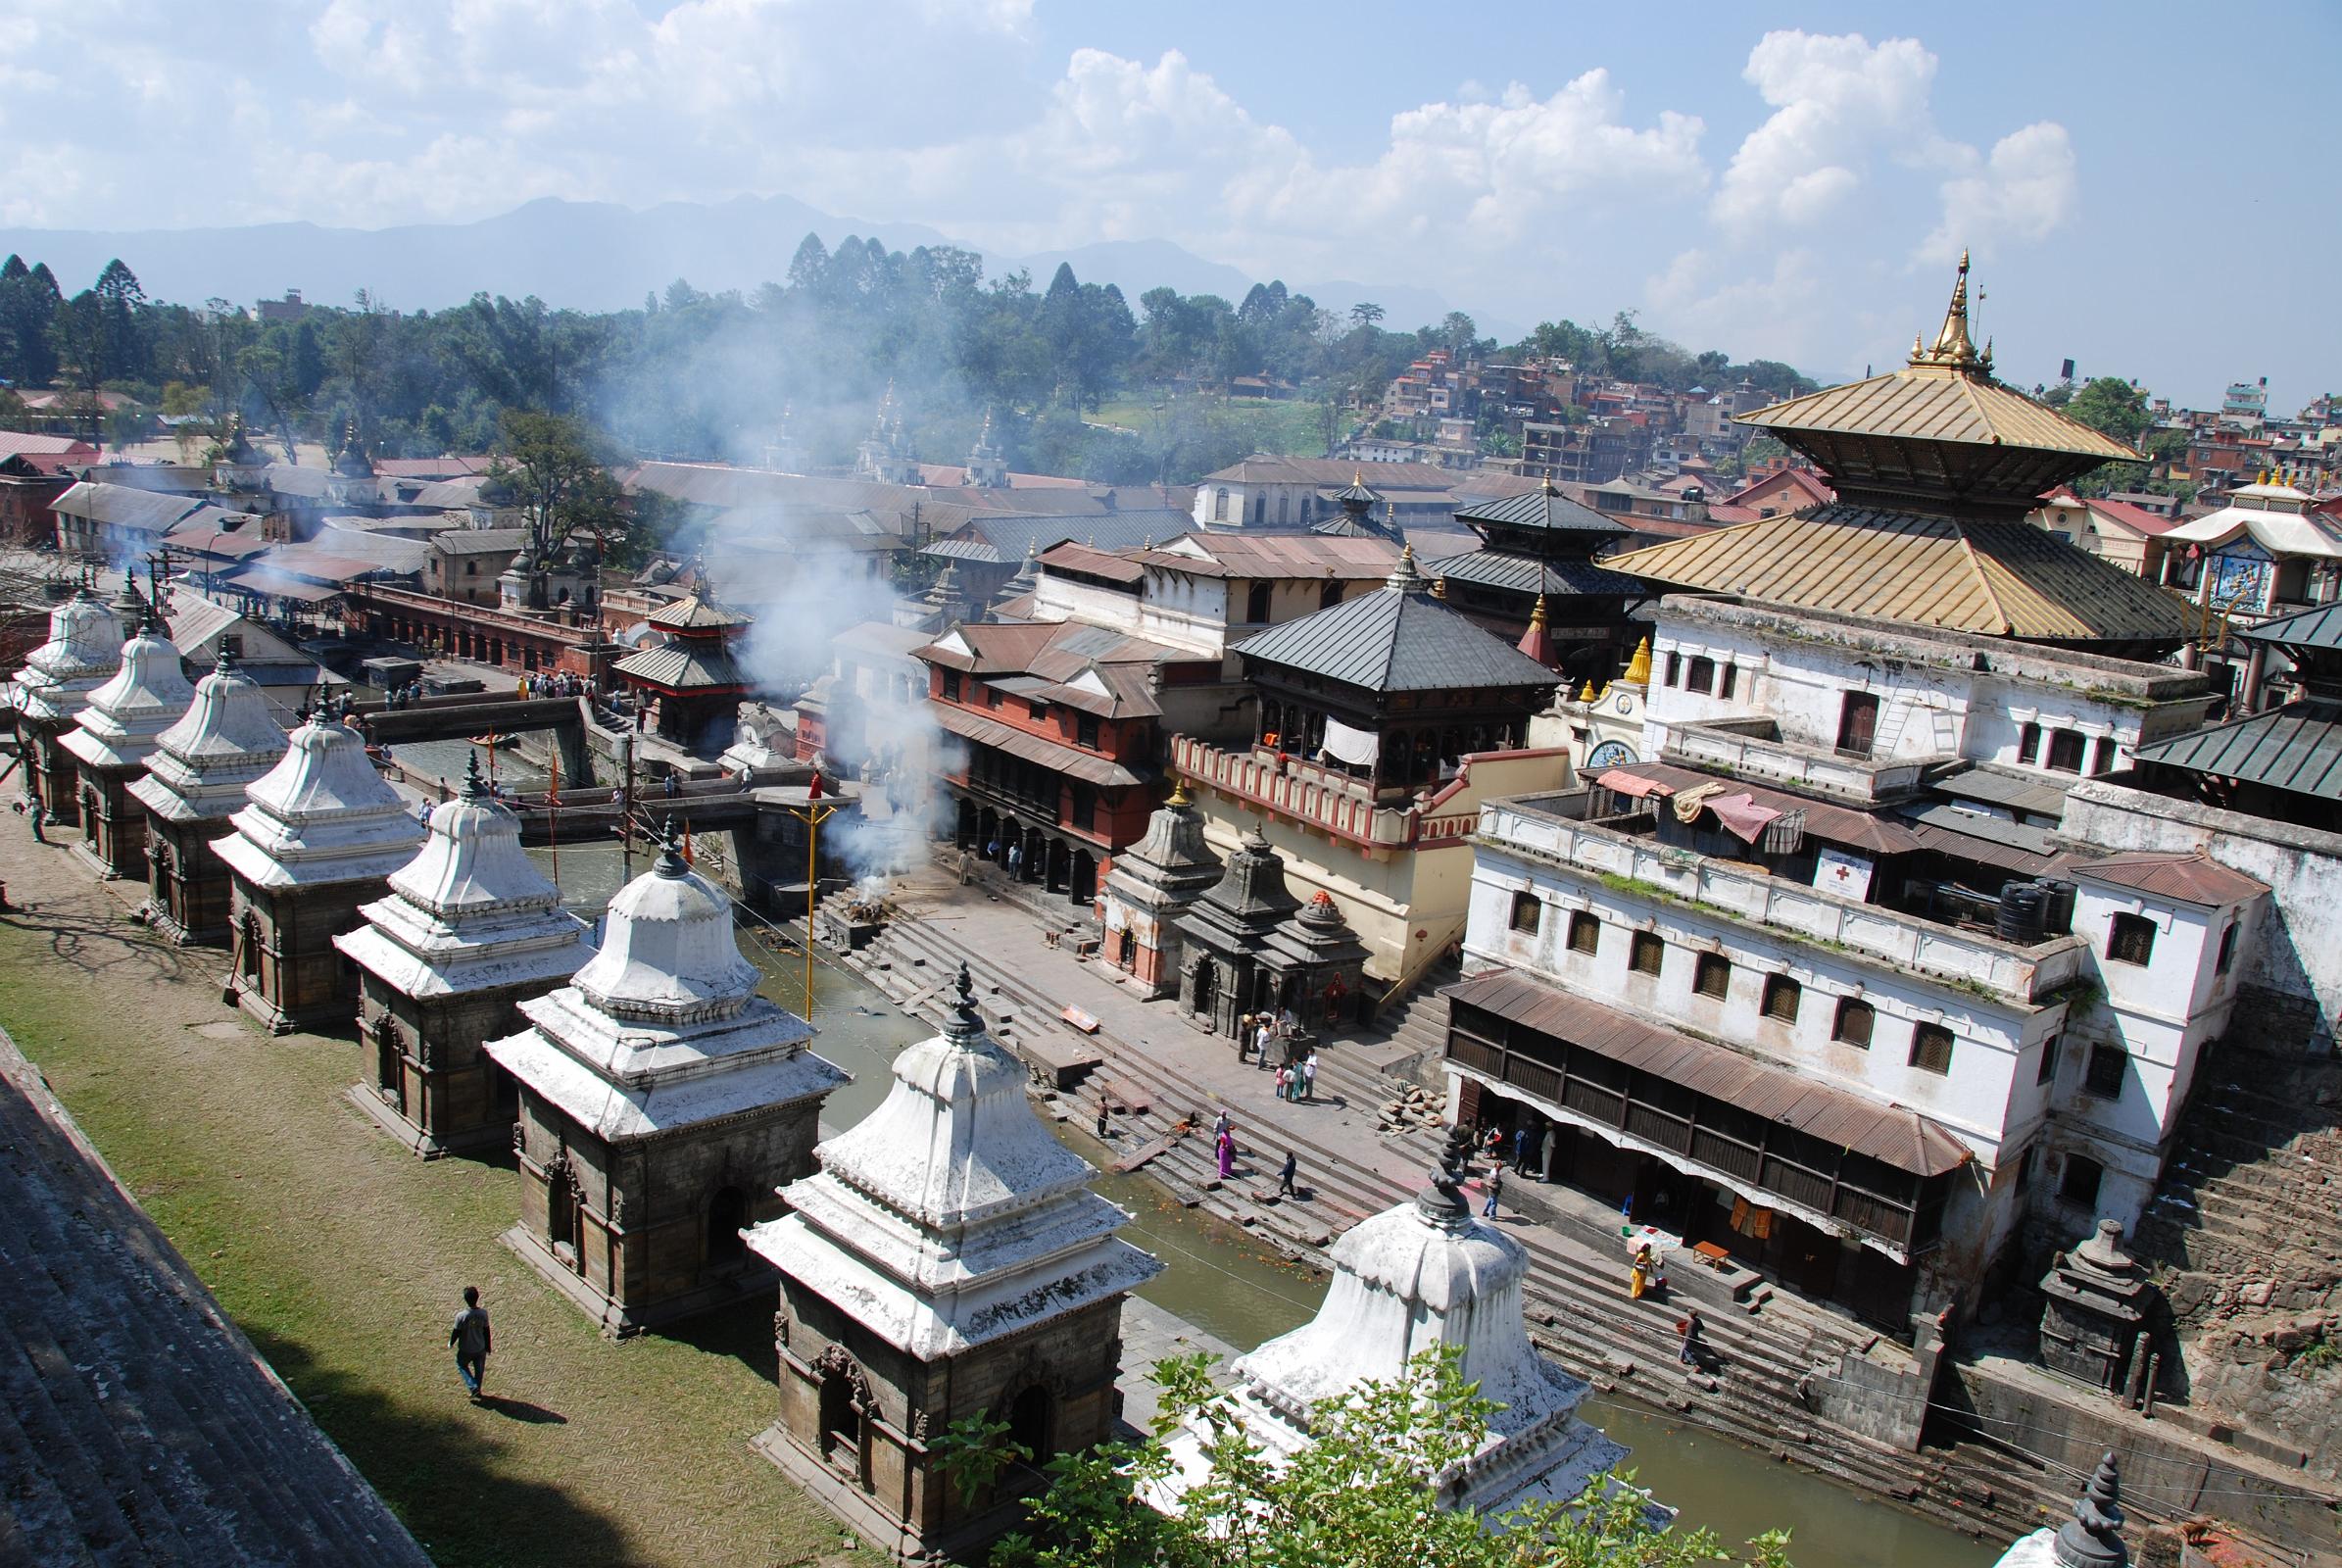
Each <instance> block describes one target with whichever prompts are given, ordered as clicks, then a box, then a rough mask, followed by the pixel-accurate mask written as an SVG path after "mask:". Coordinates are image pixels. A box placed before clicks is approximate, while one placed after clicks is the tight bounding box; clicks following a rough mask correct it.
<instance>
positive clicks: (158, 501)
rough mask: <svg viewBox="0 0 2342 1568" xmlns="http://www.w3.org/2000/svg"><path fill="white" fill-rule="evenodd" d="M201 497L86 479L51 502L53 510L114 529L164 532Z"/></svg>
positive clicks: (196, 505)
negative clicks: (137, 488) (138, 488)
mask: <svg viewBox="0 0 2342 1568" xmlns="http://www.w3.org/2000/svg"><path fill="white" fill-rule="evenodd" d="M202 504H203V503H202V499H201V498H200V497H197V496H191V495H180V494H174V493H171V492H167V491H154V490H136V489H132V488H131V487H130V486H128V485H124V484H113V483H109V482H106V481H103V480H94V479H84V480H82V481H81V482H80V483H78V484H75V485H72V486H69V487H68V488H67V489H66V491H65V493H64V494H63V495H60V496H59V497H58V498H57V499H56V500H55V501H52V502H50V503H49V509H50V510H51V511H52V512H61V513H63V514H65V515H67V516H69V517H81V518H84V519H86V520H88V521H90V522H97V523H104V524H105V525H107V526H108V527H113V528H128V529H131V530H133V531H135V532H138V533H161V532H162V531H163V530H164V529H166V528H169V527H170V526H171V524H172V523H174V522H177V521H178V520H179V519H180V518H182V517H184V516H186V515H188V514H189V513H191V512H193V511H195V510H196V509H197V508H198V507H199V506H201V505H202Z"/></svg>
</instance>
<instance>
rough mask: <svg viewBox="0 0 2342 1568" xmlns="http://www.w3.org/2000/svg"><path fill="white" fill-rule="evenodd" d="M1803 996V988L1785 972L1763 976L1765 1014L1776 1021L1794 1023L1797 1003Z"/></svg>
mask: <svg viewBox="0 0 2342 1568" xmlns="http://www.w3.org/2000/svg"><path fill="white" fill-rule="evenodd" d="M1804 996H1805V988H1804V987H1803V986H1801V985H1799V984H1798V983H1797V982H1796V981H1794V980H1792V979H1790V978H1789V977H1788V976H1787V975H1785V974H1774V975H1767V976H1766V977H1765V1002H1764V1007H1765V1016H1766V1017H1768V1018H1771V1019H1773V1020H1774V1021H1775V1022H1777V1023H1795V1022H1796V1021H1797V1004H1798V1003H1799V1001H1801V1000H1802V999H1803V998H1804Z"/></svg>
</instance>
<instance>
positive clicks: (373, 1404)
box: [246, 1327, 639, 1568]
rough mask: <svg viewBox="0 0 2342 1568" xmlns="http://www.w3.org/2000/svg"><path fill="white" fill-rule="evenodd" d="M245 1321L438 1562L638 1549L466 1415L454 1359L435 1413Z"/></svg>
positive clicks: (512, 1409) (508, 1403) (522, 1565)
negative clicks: (517, 1464) (529, 1471)
mask: <svg viewBox="0 0 2342 1568" xmlns="http://www.w3.org/2000/svg"><path fill="white" fill-rule="evenodd" d="M246 1332H247V1333H248V1334H249V1335H250V1337H251V1339H252V1341H253V1344H254V1345H255V1346H256V1347H257V1348H259V1350H260V1352H261V1354H262V1355H264V1356H266V1357H267V1358H268V1364H269V1365H270V1366H272V1367H274V1368H275V1369H276V1372H277V1375H278V1376H279V1377H281V1378H283V1379H284V1381H285V1382H286V1383H287V1384H288V1385H289V1386H290V1387H291V1388H292V1390H293V1392H294V1394H296V1395H297V1396H299V1397H300V1399H301V1401H302V1403H304V1404H305V1405H307V1406H308V1407H309V1410H310V1414H311V1415H312V1416H314V1417H315V1418H316V1419H317V1425H319V1426H320V1427H322V1428H324V1429H325V1435H326V1436H327V1437H329V1438H331V1439H332V1440H333V1441H334V1443H335V1444H337V1445H338V1446H340V1447H341V1450H342V1451H343V1452H344V1453H346V1454H348V1455H349V1457H350V1462H351V1463H352V1464H355V1465H356V1466H358V1470H359V1473H360V1474H361V1475H363V1476H365V1477H366V1481H367V1483H368V1484H370V1485H371V1486H372V1487H373V1489H374V1490H375V1491H376V1492H378V1493H380V1494H381V1495H382V1497H383V1500H384V1501H386V1502H388V1503H389V1504H390V1506H391V1508H392V1510H393V1511H394V1512H396V1513H397V1514H398V1516H399V1520H400V1522H401V1523H403V1524H405V1525H406V1527H407V1528H408V1530H409V1531H411V1532H412V1533H413V1534H414V1536H415V1540H416V1541H418V1542H420V1543H422V1545H423V1549H424V1550H425V1551H426V1552H428V1553H429V1554H430V1557H431V1560H432V1561H433V1562H434V1563H436V1564H438V1565H439V1568H536V1565H540V1564H541V1565H543V1568H577V1565H578V1564H580V1563H617V1562H630V1561H634V1560H637V1558H638V1557H639V1553H638V1552H636V1551H635V1550H634V1549H633V1547H632V1544H631V1543H630V1542H629V1541H628V1539H627V1536H626V1532H625V1530H624V1529H623V1527H622V1526H621V1525H620V1523H619V1521H617V1520H616V1519H614V1518H612V1517H610V1515H608V1514H605V1513H602V1512H600V1511H598V1510H597V1509H595V1508H594V1507H593V1506H591V1505H590V1504H589V1503H588V1502H587V1501H586V1500H585V1499H584V1498H582V1497H580V1496H578V1495H573V1494H571V1493H569V1492H567V1491H564V1490H563V1489H561V1488H560V1487H553V1486H547V1485H546V1484H545V1483H543V1482H541V1481H537V1480H533V1479H530V1478H527V1477H525V1476H522V1475H518V1474H516V1473H514V1470H513V1467H512V1466H511V1465H509V1464H508V1463H507V1462H506V1456H507V1453H508V1449H507V1446H506V1444H505V1441H504V1440H503V1439H500V1438H499V1437H497V1436H496V1434H495V1430H494V1429H493V1428H487V1429H483V1428H482V1427H481V1426H480V1425H479V1424H477V1423H476V1422H473V1421H471V1420H469V1419H467V1412H468V1410H469V1409H470V1406H468V1405H467V1404H466V1403H465V1402H464V1395H463V1388H462V1385H460V1384H458V1383H457V1382H456V1380H455V1369H454V1368H453V1367H452V1366H451V1367H450V1368H449V1369H448V1383H449V1386H450V1392H449V1397H448V1409H447V1411H446V1413H445V1414H441V1413H438V1412H436V1411H431V1410H422V1409H417V1408H415V1407H414V1406H413V1405H411V1404H409V1403H406V1402H405V1401H402V1400H401V1399H399V1398H398V1397H395V1396H392V1395H389V1394H386V1393H385V1391H384V1390H382V1389H381V1388H379V1387H376V1386H374V1385H371V1384H367V1383H362V1382H359V1381H357V1380H355V1379H353V1378H351V1377H350V1376H348V1375H347V1374H345V1373H341V1372H335V1371H328V1370H325V1369H322V1368H320V1367H318V1366H317V1363H316V1362H315V1361H314V1360H313V1359H312V1358H311V1356H310V1354H309V1352H308V1350H307V1349H305V1348H303V1347H302V1346H301V1345H300V1344H298V1343H297V1342H295V1341H292V1340H287V1339H283V1338H281V1337H278V1336H275V1335H271V1334H268V1332H266V1331H265V1330H255V1329H252V1328H249V1327H248V1328H247V1330H246ZM486 1405H487V1407H489V1408H493V1409H496V1410H497V1412H498V1413H499V1414H504V1415H509V1416H511V1417H512V1418H513V1419H515V1420H520V1421H529V1422H533V1421H541V1420H544V1419H546V1418H550V1419H551V1420H553V1421H557V1422H558V1421H560V1420H561V1417H560V1416H558V1415H555V1414H554V1413H553V1412H552V1411H549V1410H548V1411H539V1410H538V1407H537V1406H535V1405H532V1404H525V1403H522V1402H521V1401H519V1400H516V1399H504V1400H499V1399H490V1400H488V1401H486ZM525 1412H534V1413H533V1414H532V1413H525Z"/></svg>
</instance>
